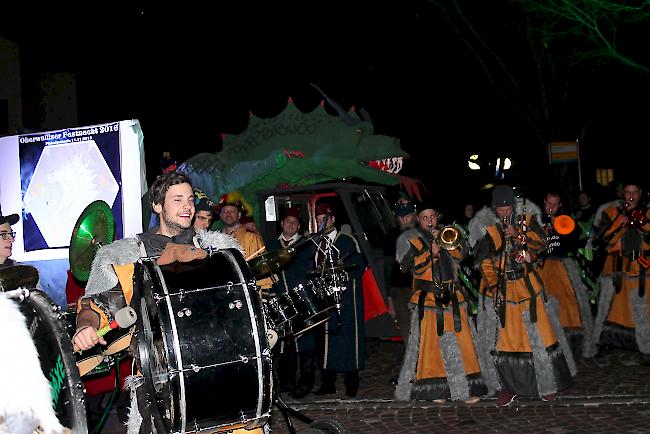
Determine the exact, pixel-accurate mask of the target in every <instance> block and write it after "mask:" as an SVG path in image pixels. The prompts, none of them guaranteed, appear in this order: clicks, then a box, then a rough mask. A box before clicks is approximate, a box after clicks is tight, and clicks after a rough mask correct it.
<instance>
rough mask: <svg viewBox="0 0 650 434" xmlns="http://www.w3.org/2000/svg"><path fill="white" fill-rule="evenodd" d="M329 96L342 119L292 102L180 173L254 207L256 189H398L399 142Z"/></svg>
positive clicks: (253, 118)
mask: <svg viewBox="0 0 650 434" xmlns="http://www.w3.org/2000/svg"><path fill="white" fill-rule="evenodd" d="M321 93H322V92H321ZM323 96H324V97H325V99H326V100H327V101H328V102H329V103H330V104H331V105H332V106H333V107H334V108H335V109H336V111H337V112H338V116H332V115H330V114H328V113H327V112H326V111H325V107H324V102H321V104H320V105H319V106H317V107H316V108H315V109H314V110H312V111H311V112H308V113H303V112H302V111H300V110H299V109H298V108H296V106H295V105H294V104H293V101H292V100H291V98H289V103H288V104H287V106H286V107H285V109H284V110H283V111H282V112H281V113H279V114H278V115H276V116H274V117H271V118H259V117H257V116H254V115H252V114H251V117H250V120H249V124H248V127H247V128H246V130H245V131H243V132H242V133H240V134H237V135H229V136H225V137H224V140H223V150H222V151H221V152H217V153H215V154H207V153H202V154H198V155H196V156H194V157H192V158H190V159H188V160H187V161H186V162H184V163H183V164H182V165H181V166H180V167H179V170H180V171H183V172H186V173H188V174H189V175H190V176H191V177H192V179H193V180H194V183H195V184H196V186H197V187H198V188H201V189H202V190H203V191H205V192H206V193H207V194H208V195H210V196H212V197H213V198H214V197H218V196H220V195H221V194H223V193H227V192H232V191H240V192H241V193H242V194H243V195H244V197H246V198H247V200H249V202H250V203H255V191H256V190H258V189H265V188H274V187H277V186H282V185H292V186H296V185H308V184H312V183H318V182H325V181H335V180H342V179H350V178H358V179H362V180H364V181H366V182H374V183H380V184H386V185H394V184H398V183H399V182H400V179H399V177H398V176H397V173H398V172H399V171H400V169H401V167H402V161H403V158H407V157H408V154H407V153H406V152H405V151H404V150H402V149H401V146H400V142H399V140H398V139H396V138H394V137H389V136H385V135H380V134H375V133H374V127H373V124H372V122H371V120H370V118H369V117H368V116H367V113H365V111H363V110H362V111H361V113H362V117H359V116H357V114H356V113H355V112H354V110H350V111H349V112H345V111H344V110H343V109H342V108H341V107H340V106H339V105H338V104H336V103H335V102H334V101H332V100H331V99H330V98H329V97H327V95H325V94H323Z"/></svg>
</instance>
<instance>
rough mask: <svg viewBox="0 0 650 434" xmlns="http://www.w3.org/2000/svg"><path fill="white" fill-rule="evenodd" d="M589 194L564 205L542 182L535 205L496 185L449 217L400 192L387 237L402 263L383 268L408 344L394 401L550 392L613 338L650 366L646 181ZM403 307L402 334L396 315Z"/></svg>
mask: <svg viewBox="0 0 650 434" xmlns="http://www.w3.org/2000/svg"><path fill="white" fill-rule="evenodd" d="M590 199H591V198H590V196H589V195H588V194H587V193H586V192H581V193H580V196H579V200H578V202H579V205H578V207H576V209H575V210H574V212H571V211H570V210H568V209H566V208H565V207H564V204H563V198H562V196H561V195H560V194H559V193H558V192H556V191H548V192H546V194H545V196H544V197H543V201H542V204H543V207H542V208H539V207H538V206H537V205H536V204H535V203H534V202H533V201H531V200H530V199H528V198H525V197H523V195H517V194H516V193H515V190H514V189H513V188H511V187H510V186H507V185H500V186H496V187H495V188H494V189H493V191H492V197H491V203H490V204H489V205H487V206H485V207H483V208H482V209H480V210H479V211H477V212H476V213H474V212H473V209H472V207H471V205H470V206H468V207H466V209H465V214H464V217H463V218H460V219H459V221H460V222H461V223H455V222H448V223H447V225H444V224H443V225H440V223H439V221H440V218H441V213H440V212H439V211H438V209H439V206H436V205H431V204H426V203H425V204H419V205H415V204H412V203H410V202H409V201H407V200H403V199H400V201H398V203H397V204H396V209H395V214H396V215H397V216H398V217H399V221H400V229H401V230H402V232H401V234H400V235H399V236H397V238H395V237H392V238H391V239H390V240H388V242H389V243H395V244H396V247H395V249H394V250H393V251H395V261H396V262H395V265H399V266H400V269H401V271H402V273H403V274H400V273H399V271H396V270H397V268H396V267H395V266H393V267H392V272H391V273H390V274H388V275H389V276H390V277H389V281H388V285H389V286H390V288H391V291H390V293H391V302H392V305H393V306H392V307H391V312H394V315H395V318H396V323H397V325H398V326H399V328H400V329H401V330H402V332H403V336H404V339H405V343H406V351H405V355H404V360H403V364H402V368H401V372H400V376H399V381H398V384H397V387H396V391H395V398H396V399H398V400H404V401H408V400H418V399H426V400H433V401H442V400H446V399H451V400H462V401H465V402H466V403H472V402H476V401H477V400H478V399H479V397H480V396H485V395H492V394H495V393H496V396H497V405H499V406H508V405H510V404H511V403H512V402H514V401H515V400H516V399H517V397H519V396H525V397H539V398H540V399H542V400H544V401H552V400H555V399H556V394H557V392H559V391H561V390H564V389H566V388H568V387H570V385H571V383H572V378H573V377H575V375H577V368H576V362H575V360H576V359H579V358H581V357H584V358H590V357H594V356H595V355H597V354H598V353H599V352H600V353H601V354H602V353H603V352H606V351H608V349H609V348H611V347H617V348H623V349H626V350H630V351H637V352H640V353H641V354H642V357H643V363H642V364H643V365H644V366H650V364H649V363H648V362H649V361H650V348H649V347H648V338H649V337H650V335H649V334H648V331H650V329H649V328H648V324H649V323H648V316H649V313H650V303H649V302H648V297H647V295H646V293H647V289H648V286H647V285H648V283H647V282H646V280H647V277H649V276H648V265H649V264H648V260H647V259H646V257H647V255H648V253H649V251H648V248H649V247H650V236H648V232H649V231H650V222H649V221H648V217H649V215H650V211H649V210H648V208H647V204H646V201H645V200H644V196H643V190H642V187H641V185H640V183H639V182H638V181H636V180H629V181H624V182H623V183H622V184H621V189H620V196H619V198H618V199H615V200H613V201H610V202H607V203H605V204H604V205H602V206H601V207H600V208H598V209H595V207H594V206H593V205H592V204H591V203H590ZM448 234H452V235H453V236H454V237H452V238H453V239H454V240H455V241H456V242H454V243H450V242H449V240H448V239H447V238H448ZM387 251H390V250H388V249H387ZM599 258H600V260H599ZM387 259H388V260H389V261H390V260H391V259H392V258H390V257H389V258H387ZM468 260H469V262H470V263H471V264H472V266H471V267H467V266H466V264H467V263H468ZM404 274H407V275H408V276H409V277H412V279H413V280H412V282H413V284H412V285H410V286H405V283H404V280H403V277H404ZM467 274H470V275H467ZM594 276H596V277H595V278H594ZM472 282H478V285H477V286H478V290H476V289H474V288H473V285H472ZM406 294H408V295H409V296H408V297H406V296H405V295H406ZM472 299H473V301H474V303H475V305H476V309H475V312H476V315H472V313H473V312H472V310H471V309H469V304H468V301H469V300H472ZM407 300H408V301H407ZM405 307H407V308H408V309H409V310H410V325H409V326H408V327H409V329H408V332H404V330H405V328H406V327H407V324H406V320H405V319H404V315H403V314H398V312H403V310H404V308H405ZM594 314H595V315H594ZM407 336H408V338H407Z"/></svg>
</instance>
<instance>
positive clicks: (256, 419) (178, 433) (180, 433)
mask: <svg viewBox="0 0 650 434" xmlns="http://www.w3.org/2000/svg"><path fill="white" fill-rule="evenodd" d="M269 417H271V412H270V411H268V412H266V413H264V414H262V415H261V416H260V417H254V418H246V416H245V415H244V418H243V419H242V420H241V421H240V423H249V422H259V421H261V420H263V419H266V418H269ZM193 423H194V432H203V431H211V430H215V429H219V428H224V427H228V426H232V423H222V424H219V425H211V426H206V427H203V428H199V426H198V424H197V423H196V419H194V420H193ZM170 434H185V433H184V431H171V432H170Z"/></svg>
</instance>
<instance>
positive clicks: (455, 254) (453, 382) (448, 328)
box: [395, 229, 487, 401]
mask: <svg viewBox="0 0 650 434" xmlns="http://www.w3.org/2000/svg"><path fill="white" fill-rule="evenodd" d="M434 242H435V240H434V238H433V236H432V235H431V233H429V232H426V231H424V230H422V229H411V230H408V231H406V232H404V233H402V235H401V236H400V237H399V238H398V240H397V243H398V245H399V244H400V243H408V250H406V254H405V255H404V256H403V257H401V258H400V257H399V255H398V258H397V259H398V261H399V262H400V263H401V264H402V266H403V267H407V268H408V269H409V270H410V271H411V273H412V275H413V291H414V292H413V296H412V298H411V302H410V304H409V309H410V310H411V331H410V335H409V340H408V343H407V347H406V354H405V356H404V362H403V364H402V369H401V372H400V376H399V382H398V385H397V388H396V390H395V398H396V399H397V400H400V401H408V400H435V399H448V398H451V399H452V400H455V401H458V400H467V399H468V398H469V397H470V396H481V395H485V394H486V392H487V388H486V387H485V383H484V381H483V378H482V377H481V366H480V363H479V359H478V356H477V353H476V349H475V346H474V340H475V338H476V330H475V328H474V326H473V325H472V324H471V323H470V321H469V320H468V316H467V305H466V301H465V298H464V297H463V294H462V292H461V291H460V282H459V280H458V269H459V265H458V264H459V262H460V261H461V260H462V259H463V257H464V256H465V255H466V254H467V253H468V247H467V242H466V240H463V242H462V243H461V245H460V246H458V247H457V248H455V249H454V250H449V251H448V250H443V249H441V250H440V254H439V257H434V256H433V255H432V252H431V246H432V243H434ZM399 250H402V251H404V250H405V249H404V250H403V249H400V248H399V247H398V251H399Z"/></svg>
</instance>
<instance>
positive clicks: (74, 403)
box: [19, 290, 88, 433]
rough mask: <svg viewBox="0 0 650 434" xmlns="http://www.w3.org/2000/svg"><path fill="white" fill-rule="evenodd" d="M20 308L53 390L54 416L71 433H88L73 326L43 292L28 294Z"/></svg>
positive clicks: (44, 372) (42, 367) (34, 291)
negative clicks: (73, 347) (75, 353)
mask: <svg viewBox="0 0 650 434" xmlns="http://www.w3.org/2000/svg"><path fill="white" fill-rule="evenodd" d="M19 306H20V310H21V312H22V313H23V315H25V318H26V320H27V327H28V328H29V330H30V332H31V334H32V339H33V340H34V345H35V346H36V351H37V352H38V356H39V358H40V361H41V369H42V370H43V374H44V375H45V378H47V380H48V381H49V382H50V386H51V387H52V405H53V407H54V410H55V411H56V416H57V417H58V418H59V421H60V422H61V424H62V425H63V426H65V427H68V428H70V429H71V430H72V432H73V433H84V432H88V422H87V420H86V406H85V396H84V388H83V383H82V382H81V378H80V376H79V370H78V369H77V365H76V360H75V357H74V354H73V352H72V342H71V332H73V330H72V324H69V323H68V321H67V320H66V318H65V317H66V314H65V312H64V311H62V310H61V308H60V307H59V306H57V305H55V304H54V303H53V302H52V301H51V300H50V298H49V297H48V296H47V295H46V294H45V293H44V292H41V291H36V290H33V291H30V294H29V297H28V298H26V299H25V300H23V301H22V302H21V303H20V304H19Z"/></svg>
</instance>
